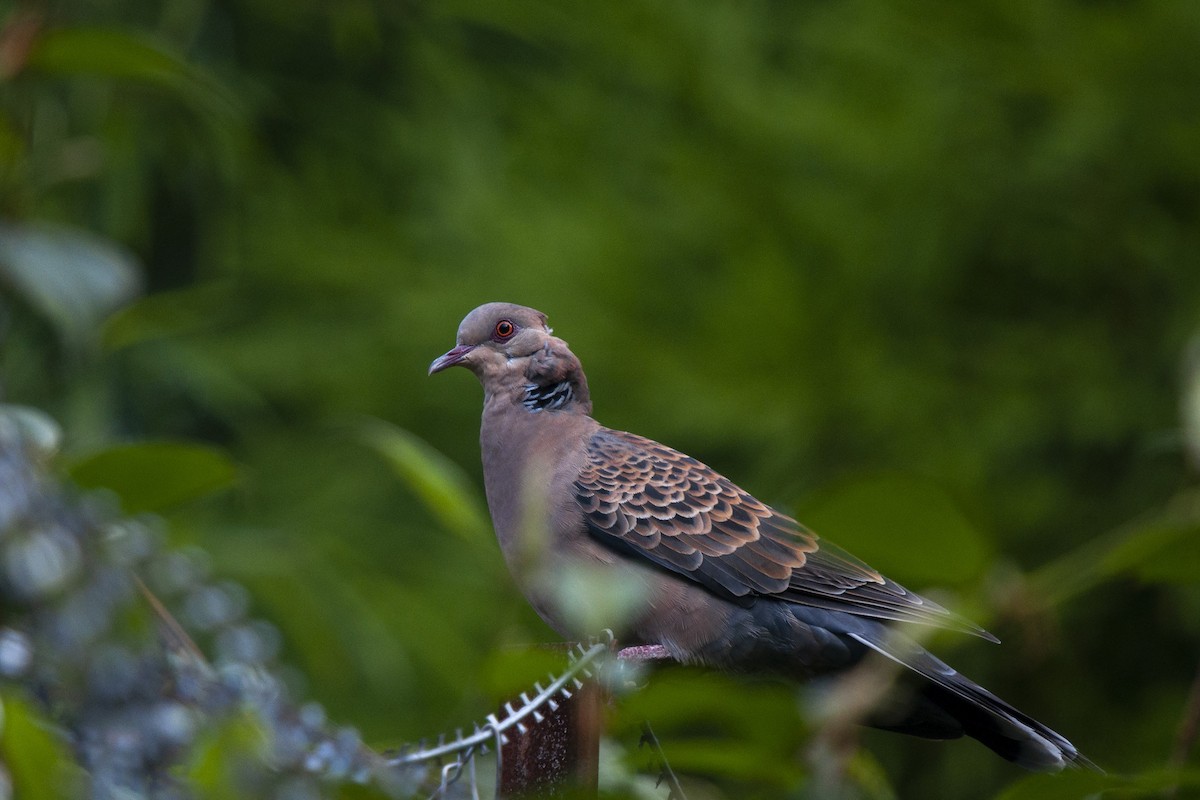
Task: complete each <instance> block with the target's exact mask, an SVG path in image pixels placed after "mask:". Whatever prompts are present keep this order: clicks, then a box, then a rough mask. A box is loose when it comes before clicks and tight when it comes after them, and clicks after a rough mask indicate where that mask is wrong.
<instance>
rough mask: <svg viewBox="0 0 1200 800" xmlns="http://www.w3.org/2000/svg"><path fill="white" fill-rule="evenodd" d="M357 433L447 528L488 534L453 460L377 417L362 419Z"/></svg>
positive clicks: (474, 536) (479, 536) (473, 535)
mask: <svg viewBox="0 0 1200 800" xmlns="http://www.w3.org/2000/svg"><path fill="white" fill-rule="evenodd" d="M361 435H362V438H363V440H364V441H365V442H366V443H367V444H368V445H370V446H371V447H373V448H374V449H375V450H377V451H379V453H381V454H382V455H383V456H384V457H385V458H386V459H387V460H388V463H389V464H391V465H392V469H394V470H395V472H396V474H397V475H399V476H400V478H401V480H403V481H404V482H405V483H406V484H408V486H409V488H410V489H412V490H413V492H414V493H415V494H416V495H417V497H418V498H419V499H420V500H421V501H422V502H423V503H424V504H425V506H426V507H427V508H428V509H429V510H430V512H431V513H433V515H434V516H435V517H437V520H438V521H439V522H440V523H441V524H442V525H444V526H445V527H446V529H447V530H449V531H452V532H454V533H456V534H458V535H459V536H461V537H463V538H464V539H467V540H468V541H475V542H478V541H481V540H483V539H486V538H487V537H488V536H489V535H490V532H491V529H492V526H491V524H490V523H489V522H488V517H487V514H486V513H484V510H483V507H482V505H481V504H480V502H479V496H478V495H477V494H476V492H475V490H474V488H472V486H471V482H470V481H469V480H468V479H467V476H466V473H464V472H463V471H462V469H461V468H459V466H458V465H457V464H455V463H454V462H453V461H451V460H450V459H448V458H446V457H445V456H444V455H442V454H441V453H439V452H438V451H437V450H435V449H434V448H433V447H431V446H430V445H429V444H428V443H427V442H425V441H424V440H423V439H421V438H419V437H417V436H415V435H413V434H411V433H409V432H408V431H406V430H403V429H401V428H397V427H396V426H394V425H389V424H387V423H386V422H382V421H380V420H369V421H367V422H366V423H364V424H363V425H362V427H361Z"/></svg>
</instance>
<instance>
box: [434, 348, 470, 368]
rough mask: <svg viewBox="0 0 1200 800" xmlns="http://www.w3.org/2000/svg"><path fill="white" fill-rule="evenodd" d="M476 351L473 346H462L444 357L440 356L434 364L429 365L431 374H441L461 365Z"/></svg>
mask: <svg viewBox="0 0 1200 800" xmlns="http://www.w3.org/2000/svg"><path fill="white" fill-rule="evenodd" d="M474 349H475V345H473V344H460V345H458V346H457V347H453V348H451V349H450V350H449V351H447V352H446V353H445V354H444V355H441V356H438V357H437V358H435V359H434V361H433V363H432V364H430V365H429V374H430V375H432V374H433V373H435V372H441V371H442V370H444V369H447V368H449V367H453V366H455V365H457V364H461V363H462V362H463V359H464V358H466V357H467V355H468V354H469V353H470V352H471V351H472V350H474Z"/></svg>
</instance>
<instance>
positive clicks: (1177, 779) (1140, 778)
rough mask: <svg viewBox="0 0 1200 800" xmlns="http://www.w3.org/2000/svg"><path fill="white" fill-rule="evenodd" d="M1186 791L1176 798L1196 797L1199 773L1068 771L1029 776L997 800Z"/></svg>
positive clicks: (1136, 795) (1160, 794) (1069, 799)
mask: <svg viewBox="0 0 1200 800" xmlns="http://www.w3.org/2000/svg"><path fill="white" fill-rule="evenodd" d="M1176 788H1178V789H1182V790H1188V791H1186V792H1185V793H1183V794H1176V795H1175V796H1176V797H1179V798H1183V797H1195V796H1196V795H1195V794H1194V790H1196V789H1200V772H1196V771H1194V770H1192V771H1186V772H1175V771H1172V770H1156V771H1153V772H1144V773H1141V774H1139V775H1133V776H1124V775H1105V774H1103V773H1099V772H1092V771H1090V770H1069V771H1067V772H1061V773H1058V774H1056V775H1030V776H1028V777H1026V778H1022V779H1021V780H1019V781H1017V782H1016V783H1013V784H1012V785H1010V786H1009V787H1008V788H1007V789H1005V790H1004V791H1003V792H1001V793H1000V794H998V795H996V800H1079V799H1080V798H1084V797H1094V798H1113V799H1114V800H1115V799H1116V798H1122V800H1124V799H1125V798H1129V799H1130V800H1132V799H1133V798H1151V797H1158V798H1161V797H1166V796H1168V795H1166V794H1164V793H1166V792H1168V791H1170V790H1173V789H1176Z"/></svg>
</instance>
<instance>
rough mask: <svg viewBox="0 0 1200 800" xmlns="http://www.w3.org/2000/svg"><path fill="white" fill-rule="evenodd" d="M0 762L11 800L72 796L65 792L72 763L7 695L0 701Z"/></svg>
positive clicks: (25, 708)
mask: <svg viewBox="0 0 1200 800" xmlns="http://www.w3.org/2000/svg"><path fill="white" fill-rule="evenodd" d="M0 762H2V763H3V764H4V765H6V766H7V767H8V771H9V773H10V776H11V777H12V791H13V794H12V796H13V797H19V798H22V800H56V798H60V797H65V796H70V795H71V794H72V793H71V792H68V791H66V789H67V786H66V784H67V782H68V781H69V779H70V776H69V774H68V773H67V766H68V765H69V764H71V763H72V761H71V758H70V756H69V755H68V754H67V751H66V747H64V746H63V743H62V742H60V741H59V740H57V739H56V738H55V737H54V736H52V735H51V734H50V733H49V731H47V730H46V728H45V727H44V726H43V725H42V724H40V723H39V722H38V721H37V718H36V717H35V716H34V714H33V713H32V712H31V711H30V710H29V708H28V706H26V705H25V704H24V703H23V702H21V701H19V700H17V699H15V698H13V697H11V696H9V695H4V696H3V697H0ZM2 788H3V787H0V793H2Z"/></svg>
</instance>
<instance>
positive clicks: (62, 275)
mask: <svg viewBox="0 0 1200 800" xmlns="http://www.w3.org/2000/svg"><path fill="white" fill-rule="evenodd" d="M0 279H3V281H4V283H6V284H8V286H9V287H10V289H11V290H12V291H15V292H16V293H17V294H19V295H20V296H21V297H23V298H24V299H25V300H26V301H27V302H28V303H29V304H30V305H32V306H33V307H35V308H37V309H38V310H39V311H41V312H42V313H43V314H45V315H46V316H47V317H48V318H49V319H50V321H51V322H53V323H54V325H55V326H56V327H57V328H58V330H59V332H60V333H61V334H62V335H63V338H65V339H67V340H69V341H71V342H72V343H75V344H79V343H83V342H86V341H88V340H89V339H91V337H92V336H93V335H94V334H95V332H96V331H97V329H98V328H99V326H100V323H101V321H102V320H103V319H104V318H105V317H106V316H108V315H109V314H111V313H112V312H113V311H116V310H117V309H118V308H120V307H121V306H122V305H124V304H125V303H128V302H129V301H130V300H132V299H133V298H134V297H135V296H136V295H137V294H138V292H139V291H140V288H141V277H140V274H139V268H138V265H137V262H136V261H135V260H134V258H133V256H131V255H130V254H128V253H127V252H125V251H124V250H122V249H121V248H119V247H117V246H116V245H115V244H113V243H112V242H109V241H106V240H104V239H101V238H100V237H98V236H94V235H92V234H90V233H87V232H85V231H82V230H79V229H76V228H71V227H68V226H64V225H48V224H35V223H17V222H4V221H0Z"/></svg>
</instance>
